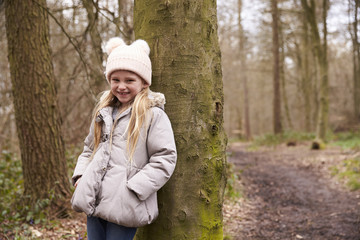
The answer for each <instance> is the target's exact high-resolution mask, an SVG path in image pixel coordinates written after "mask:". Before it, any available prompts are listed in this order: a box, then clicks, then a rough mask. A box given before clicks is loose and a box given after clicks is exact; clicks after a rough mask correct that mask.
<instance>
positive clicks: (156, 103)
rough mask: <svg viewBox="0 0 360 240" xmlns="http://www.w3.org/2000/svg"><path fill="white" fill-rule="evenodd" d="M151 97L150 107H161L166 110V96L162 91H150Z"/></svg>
mask: <svg viewBox="0 0 360 240" xmlns="http://www.w3.org/2000/svg"><path fill="white" fill-rule="evenodd" d="M149 99H150V107H159V108H161V109H163V110H164V106H165V103H166V101H165V96H164V94H162V93H160V92H153V91H150V92H149Z"/></svg>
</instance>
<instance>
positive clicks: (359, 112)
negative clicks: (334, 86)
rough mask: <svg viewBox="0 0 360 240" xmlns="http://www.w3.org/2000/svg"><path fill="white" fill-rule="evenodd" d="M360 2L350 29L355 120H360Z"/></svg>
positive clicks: (356, 7)
mask: <svg viewBox="0 0 360 240" xmlns="http://www.w3.org/2000/svg"><path fill="white" fill-rule="evenodd" d="M359 3H360V1H359V0H355V6H354V22H353V24H352V27H353V29H350V35H351V38H352V42H353V68H354V72H353V84H354V93H353V101H354V117H355V120H360V46H359V39H358V21H359V20H358V10H359V8H360V4H359ZM350 9H351V1H349V12H350V11H351V10H350Z"/></svg>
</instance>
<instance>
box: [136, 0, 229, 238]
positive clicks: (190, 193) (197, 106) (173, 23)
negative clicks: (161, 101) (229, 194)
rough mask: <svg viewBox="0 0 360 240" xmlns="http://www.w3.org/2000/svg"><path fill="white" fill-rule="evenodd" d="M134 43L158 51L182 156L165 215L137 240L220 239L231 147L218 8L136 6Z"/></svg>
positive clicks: (167, 190)
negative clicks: (228, 144) (138, 41)
mask: <svg viewBox="0 0 360 240" xmlns="http://www.w3.org/2000/svg"><path fill="white" fill-rule="evenodd" d="M134 19H135V36H136V38H142V39H145V40H146V41H148V42H149V45H150V47H151V49H152V52H151V59H152V61H153V86H152V88H153V89H154V90H157V91H161V92H163V93H164V94H165V96H166V97H167V104H166V112H167V114H168V115H169V118H170V119H171V122H172V125H173V128H174V134H175V139H176V144H177V150H178V163H177V167H176V170H175V173H174V175H173V176H172V178H171V179H170V181H169V183H168V184H167V185H166V186H165V187H164V188H163V189H162V190H161V191H160V192H159V208H160V215H159V218H158V220H156V222H155V223H154V224H152V225H150V226H148V227H146V228H143V229H141V230H139V232H138V235H137V239H156V240H161V239H166V240H167V239H222V238H223V230H222V227H223V223H222V204H223V193H224V187H225V182H226V181H225V180H226V179H225V166H226V160H225V145H226V137H225V134H224V130H223V89H222V79H221V78H222V71H221V56H220V49H219V45H218V37H217V13H216V1H212V0H206V1H188V0H174V1H168V0H142V1H135V14H134Z"/></svg>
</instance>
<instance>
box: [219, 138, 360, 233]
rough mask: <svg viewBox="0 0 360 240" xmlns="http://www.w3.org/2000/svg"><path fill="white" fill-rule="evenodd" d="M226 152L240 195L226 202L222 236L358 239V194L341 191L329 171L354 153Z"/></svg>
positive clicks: (236, 148)
mask: <svg viewBox="0 0 360 240" xmlns="http://www.w3.org/2000/svg"><path fill="white" fill-rule="evenodd" d="M229 150H230V151H231V152H232V154H231V156H230V158H229V159H228V161H229V162H232V163H233V164H234V169H235V173H236V174H238V176H239V177H240V184H241V185H242V186H243V190H242V191H243V194H244V196H245V197H244V198H243V199H240V200H239V201H236V202H232V201H226V203H225V208H224V226H225V227H224V228H225V229H224V231H225V233H226V234H227V235H228V236H232V239H245V240H248V239H249V240H250V239H266V240H275V239H284V240H285V239H286V240H288V239H309V240H322V239H324V240H335V239H341V240H345V239H351V240H355V239H360V232H359V226H360V225H359V216H360V212H359V207H360V205H359V204H360V199H359V198H360V191H357V192H350V191H348V190H346V189H345V187H344V186H343V184H342V183H338V182H337V179H336V178H334V177H331V175H330V172H329V167H330V166H333V165H335V164H338V163H340V162H341V160H344V159H346V158H349V157H351V156H352V155H354V154H358V153H354V152H351V151H348V152H343V151H341V150H340V149H338V148H329V149H327V150H323V151H311V150H309V147H308V145H302V146H296V147H286V146H280V147H277V148H276V149H270V150H261V151H256V152H249V151H247V150H246V146H245V145H244V144H233V145H232V146H231V147H230V149H229Z"/></svg>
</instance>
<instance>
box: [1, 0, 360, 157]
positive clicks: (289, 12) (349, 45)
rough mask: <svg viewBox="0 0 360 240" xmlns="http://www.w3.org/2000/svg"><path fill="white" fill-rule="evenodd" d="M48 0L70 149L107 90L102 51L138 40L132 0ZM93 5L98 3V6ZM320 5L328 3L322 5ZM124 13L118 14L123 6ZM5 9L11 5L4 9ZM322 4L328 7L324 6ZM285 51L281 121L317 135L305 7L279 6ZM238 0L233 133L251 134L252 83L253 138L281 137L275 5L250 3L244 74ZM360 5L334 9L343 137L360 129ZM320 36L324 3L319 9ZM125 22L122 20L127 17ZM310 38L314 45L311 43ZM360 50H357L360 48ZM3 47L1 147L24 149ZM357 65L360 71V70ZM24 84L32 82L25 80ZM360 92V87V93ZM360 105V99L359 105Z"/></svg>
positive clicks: (223, 25) (228, 33)
mask: <svg viewBox="0 0 360 240" xmlns="http://www.w3.org/2000/svg"><path fill="white" fill-rule="evenodd" d="M87 2H88V1H48V7H49V9H50V10H51V15H50V24H51V26H50V32H51V39H50V40H51V48H52V53H53V65H54V69H55V76H56V84H57V92H58V99H59V103H60V106H61V108H60V109H61V116H62V121H63V123H62V131H63V133H64V139H65V142H66V143H67V144H70V145H78V144H79V143H81V142H82V140H83V138H84V136H85V134H86V132H87V131H88V125H89V121H90V116H91V111H92V107H93V105H94V102H95V99H96V97H97V94H98V93H99V92H100V91H102V90H104V89H106V87H107V86H106V82H105V81H104V77H103V73H102V71H103V69H101V68H100V69H99V67H98V66H99V62H102V63H103V61H104V53H103V51H102V48H103V46H104V43H105V42H106V40H107V39H109V38H110V37H113V36H122V37H124V38H125V39H127V40H128V41H131V40H132V39H133V38H134V34H133V28H132V26H133V22H132V9H133V5H132V4H133V3H132V1H129V0H126V1H124V0H123V1H95V2H94V4H89V3H88V4H87ZM91 2H92V1H90V3H91ZM318 2H319V3H320V2H321V1H318ZM119 3H121V5H120V6H121V7H119V8H118V4H119ZM2 5H3V4H2ZM319 6H320V7H319ZM278 8H279V16H280V17H279V37H280V38H279V39H280V41H279V43H280V46H279V51H280V55H281V56H280V62H281V64H280V69H281V70H280V71H281V74H280V79H281V85H280V88H281V95H280V96H281V122H282V126H283V129H284V130H285V131H309V132H314V131H315V128H316V124H315V123H316V118H317V110H318V106H319V87H320V83H319V76H318V72H319V70H318V66H317V65H316V59H315V56H314V46H313V45H311V44H312V43H313V41H312V40H311V35H310V29H309V28H308V30H307V33H304V29H303V22H304V19H303V18H304V17H303V11H302V8H301V3H300V1H279V3H278ZM238 9H239V8H238V1H236V0H229V1H218V24H219V31H218V33H219V41H220V46H221V50H222V63H223V64H222V67H223V84H224V93H225V107H224V117H225V125H224V126H225V130H226V132H227V135H228V136H229V137H239V136H244V134H245V131H244V108H245V106H246V105H245V100H244V95H245V94H244V87H243V80H242V77H244V76H246V78H247V97H248V100H247V106H248V109H249V111H248V112H249V125H250V129H251V135H252V136H258V135H263V134H266V133H272V132H273V127H272V126H273V110H272V109H273V105H272V103H273V52H272V16H271V5H270V1H261V0H255V1H243V7H242V10H241V11H242V13H241V16H242V17H241V18H242V22H241V24H242V33H240V34H243V35H242V36H240V37H243V38H244V41H243V48H244V50H243V51H244V53H243V54H244V55H245V60H246V66H245V68H244V69H243V70H241V67H240V65H241V61H240V55H241V54H242V53H241V52H240V50H239V48H240V42H239V38H240V37H239V21H238V16H239V14H238ZM354 9H355V2H354V1H340V0H332V1H330V2H329V5H328V9H327V11H328V16H327V22H328V33H327V49H328V58H327V59H328V65H329V68H328V69H329V72H328V79H329V80H328V81H329V129H328V130H332V131H337V130H341V129H346V128H348V127H349V126H353V125H354V124H357V123H358V117H356V116H355V115H356V114H358V113H356V112H355V111H358V110H355V101H356V100H355V97H354V94H355V93H354V92H355V90H356V89H355V87H354V85H355V83H356V81H358V80H356V79H355V78H354V77H356V76H355V75H354V67H355V65H356V64H357V62H358V59H357V57H358V56H357V55H356V54H357V53H356V47H357V44H358V43H356V44H355V43H354V41H353V40H354V38H355V37H356V35H355V34H354V18H355V15H354V13H355V12H354V11H355V10H354ZM316 11H317V13H316V16H318V18H319V19H318V22H319V24H318V26H319V33H320V36H321V37H322V38H323V32H322V30H323V26H322V25H323V24H321V14H322V13H321V12H322V11H323V9H322V8H321V4H318V7H317V9H316ZM119 16H120V17H119ZM0 17H1V18H2V20H1V26H0V27H1V32H2V33H5V16H4V9H3V6H2V8H1V16H0ZM304 34H306V35H307V36H305V38H306V37H307V38H308V41H309V42H308V46H305V45H304V41H305V40H304ZM354 44H355V45H354ZM0 45H1V49H2V52H1V54H0V58H1V61H0V69H1V71H0V78H1V84H0V92H1V95H0V98H1V101H0V115H1V117H0V119H1V121H0V146H1V148H2V149H8V150H10V151H12V152H14V151H18V149H17V147H16V146H17V134H16V130H15V121H14V112H13V106H12V102H11V81H10V75H9V66H8V60H7V43H6V34H1V36H0ZM306 52H307V59H308V66H307V67H308V68H309V69H308V78H309V79H310V81H311V84H310V85H309V86H310V87H309V89H308V93H307V94H309V95H310V96H309V99H310V100H309V101H310V102H309V104H310V114H311V116H310V119H309V121H308V122H306V119H305V107H306V104H305V97H304V94H306V91H305V89H304V79H303V77H302V76H303V74H302V71H303V68H304V67H305V66H304V54H305V53H306ZM354 64H355V65H354ZM24 81H26V80H25V79H24ZM357 88H358V87H357ZM357 101H358V100H357Z"/></svg>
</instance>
